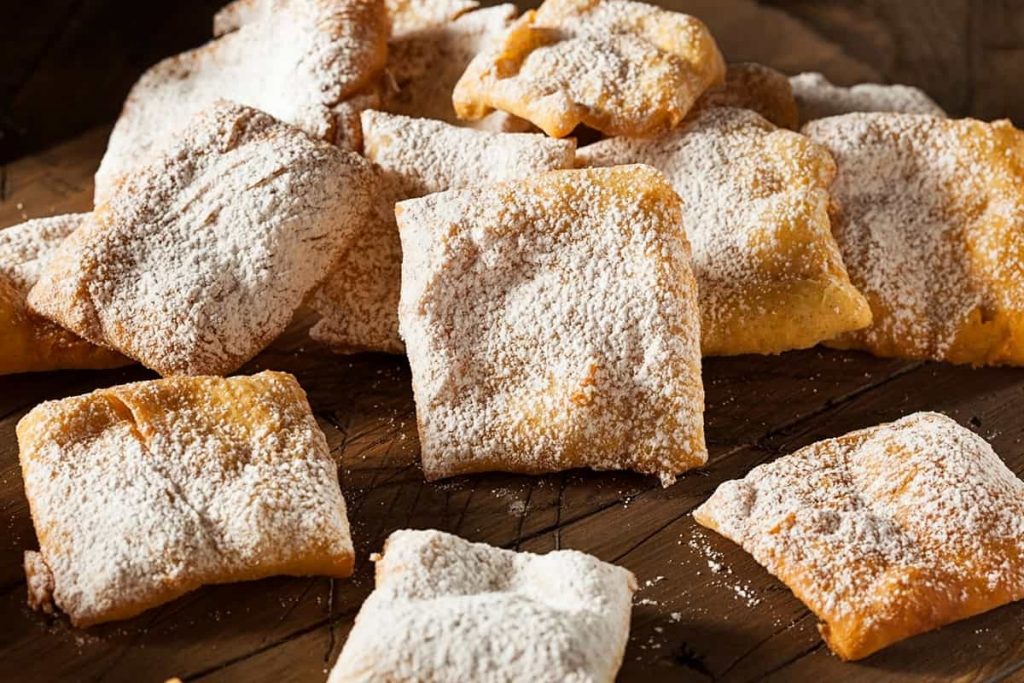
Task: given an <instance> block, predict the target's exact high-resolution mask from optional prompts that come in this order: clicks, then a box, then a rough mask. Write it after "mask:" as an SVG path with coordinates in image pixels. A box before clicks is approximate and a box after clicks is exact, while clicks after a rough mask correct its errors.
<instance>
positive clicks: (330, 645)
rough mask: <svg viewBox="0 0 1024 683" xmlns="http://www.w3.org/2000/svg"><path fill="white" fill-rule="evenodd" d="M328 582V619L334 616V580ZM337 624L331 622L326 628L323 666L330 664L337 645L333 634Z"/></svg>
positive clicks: (336, 638) (336, 639)
mask: <svg viewBox="0 0 1024 683" xmlns="http://www.w3.org/2000/svg"><path fill="white" fill-rule="evenodd" d="M328 581H329V582H330V583H329V585H328V587H327V618H328V619H329V618H330V617H331V616H332V615H333V614H334V582H335V579H333V578H331V579H328ZM336 625H337V624H335V623H334V622H331V623H330V624H328V627H327V651H326V652H324V665H325V666H326V665H327V664H330V662H331V653H332V652H334V646H335V645H336V644H337V641H338V637H337V636H336V635H335V633H334V627H335V626H336Z"/></svg>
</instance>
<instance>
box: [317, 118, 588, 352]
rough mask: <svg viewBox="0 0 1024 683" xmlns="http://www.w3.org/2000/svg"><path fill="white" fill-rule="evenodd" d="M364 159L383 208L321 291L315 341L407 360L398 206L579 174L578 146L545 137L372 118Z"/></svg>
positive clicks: (366, 132)
mask: <svg viewBox="0 0 1024 683" xmlns="http://www.w3.org/2000/svg"><path fill="white" fill-rule="evenodd" d="M362 123H363V134H364V137H365V144H364V147H365V154H366V156H367V157H368V158H369V159H370V160H371V161H372V162H374V163H375V164H376V165H377V167H378V169H379V170H380V172H381V175H382V183H383V187H382V188H381V189H379V190H378V191H377V197H378V198H379V199H380V202H379V204H380V206H379V207H378V211H377V213H376V216H375V220H374V223H373V225H372V226H369V227H367V229H365V230H363V231H361V232H360V233H359V234H358V235H357V236H356V238H355V241H354V242H353V243H352V246H351V247H350V248H349V249H348V250H347V251H346V252H345V253H344V254H343V255H342V257H341V259H340V260H339V261H338V263H337V265H335V267H334V269H333V271H332V274H331V276H329V277H328V279H327V281H326V282H324V284H323V286H321V287H320V289H319V290H317V293H316V294H315V296H314V298H313V302H312V303H313V307H314V308H315V309H316V311H317V312H318V313H319V314H320V315H321V319H320V321H319V322H317V324H316V325H315V326H314V327H313V328H312V329H311V330H310V336H312V337H313V338H314V339H316V340H317V341H320V342H322V343H325V344H328V345H330V346H331V347H332V348H333V349H335V350H337V351H340V352H348V351H354V350H374V351H386V352H392V353H402V352H403V351H404V350H405V346H404V345H403V344H402V340H401V339H400V338H399V336H398V298H399V292H400V289H401V273H402V245H401V242H400V240H399V237H398V227H397V226H396V225H395V212H394V205H395V202H397V201H400V200H403V199H409V198H412V197H420V196H423V195H425V194H430V193H431V192H440V191H442V190H447V189H450V188H462V187H468V186H471V185H481V184H487V183H496V182H501V181H503V180H512V179H515V178H523V177H526V176H528V175H531V174H534V173H540V172H542V171H551V170H556V169H560V168H572V165H573V160H574V152H575V150H576V145H575V144H574V143H573V142H572V141H570V140H552V139H550V138H548V137H546V136H544V135H527V134H512V133H486V132H482V131H475V130H468V129H465V128H457V127H455V126H450V125H448V124H445V123H443V122H441V121H432V120H428V119H414V118H409V117H406V116H396V115H392V114H385V113H383V112H376V111H366V112H363V116H362Z"/></svg>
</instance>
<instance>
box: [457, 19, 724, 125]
mask: <svg viewBox="0 0 1024 683" xmlns="http://www.w3.org/2000/svg"><path fill="white" fill-rule="evenodd" d="M724 77H725V62H724V61H723V60H722V55H721V53H720V52H719V51H718V46H717V45H716V44H715V40H714V38H712V37H711V33H710V32H709V31H708V29H707V27H706V26H705V25H704V24H703V23H702V22H701V21H700V20H698V19H695V18H694V17H691V16H689V15H686V14H680V13H678V12H670V11H667V10H663V9H661V8H658V7H655V6H653V5H648V4H645V3H642V2H632V1H631V0H545V2H544V4H542V5H541V6H540V8H539V9H537V10H530V11H528V12H527V13H526V14H524V15H523V16H522V17H521V18H520V19H519V20H518V21H516V22H515V24H513V26H512V28H511V29H509V30H508V31H507V32H506V33H505V34H504V35H503V36H502V37H501V38H500V39H498V40H496V41H495V42H494V44H493V45H492V46H491V47H489V48H487V49H485V50H484V51H483V52H481V53H480V54H479V55H477V56H476V57H475V58H474V59H473V61H472V62H471V63H470V65H469V67H468V68H467V69H466V73H465V74H463V76H462V78H461V79H459V82H458V84H457V85H456V86H455V93H454V95H453V98H452V100H453V103H454V105H455V111H456V113H457V114H458V115H459V117H460V118H464V119H469V120H475V119H480V118H483V117H484V116H485V115H486V114H488V113H489V112H490V111H492V110H494V109H498V110H501V111H505V112H508V113H510V114H514V115H516V116H519V117H521V118H524V119H526V120H527V121H530V122H531V123H533V124H534V125H536V126H537V127H538V128H540V129H541V130H543V131H544V132H545V133H547V134H548V135H550V136H552V137H558V138H560V137H565V136H566V135H569V134H570V133H571V132H572V131H573V129H575V128H576V126H578V125H579V124H585V125H587V126H589V127H590V128H593V129H595V130H599V131H601V132H603V133H606V134H608V135H650V134H653V133H656V132H658V131H662V130H667V129H669V128H672V127H673V126H675V125H676V124H678V123H679V122H680V121H681V120H682V119H683V117H684V116H686V113H687V112H688V111H689V110H690V108H691V107H692V106H693V104H694V103H695V102H696V101H697V98H698V97H700V95H701V94H702V93H703V92H704V91H705V90H707V89H708V88H709V87H710V86H713V85H716V84H718V83H721V82H722V80H723V79H724Z"/></svg>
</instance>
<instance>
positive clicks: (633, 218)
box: [396, 166, 707, 485]
mask: <svg viewBox="0 0 1024 683" xmlns="http://www.w3.org/2000/svg"><path fill="white" fill-rule="evenodd" d="M396 214H397V216H398V225H399V229H400V234H401V238H402V252H403V255H404V259H403V262H402V293H401V305H400V307H399V322H400V326H401V333H402V338H403V339H404V340H405V345H406V351H407V354H408V356H409V365H410V367H411V368H412V382H413V391H414V393H415V397H416V417H417V422H418V426H419V434H420V444H421V452H422V458H423V471H424V473H425V475H426V476H427V478H428V479H439V478H442V477H448V476H453V475H457V474H465V473H471V472H485V471H493V470H500V471H509V472H526V473H540V472H552V471H558V470H566V469H571V468H577V467H591V468H594V469H632V470H636V471H638V472H644V473H647V474H656V475H658V476H659V477H661V480H662V483H664V484H665V485H668V484H670V483H672V482H673V481H674V480H675V477H676V475H677V474H679V473H681V472H684V471H685V470H688V469H690V468H693V467H697V466H700V465H702V464H704V462H705V461H706V459H707V450H706V448H705V445H704V426H703V423H704V419H703V412H704V390H703V385H702V384H701V377H700V330H699V313H698V310H697V287H696V282H695V280H694V277H693V273H692V271H691V270H690V249H689V245H688V244H687V241H686V234H685V233H684V232H683V228H682V220H681V218H682V216H681V207H680V201H679V197H678V196H676V194H675V192H673V191H672V188H671V186H669V184H668V183H667V182H666V181H665V179H664V178H663V177H662V176H661V174H660V173H658V172H657V171H656V170H654V169H653V168H650V167H647V166H623V167H617V168H602V169H586V170H579V171H554V172H550V173H543V174H539V175H534V176H531V177H529V178H527V179H525V180H521V181H517V182H509V183H504V184H501V185H492V186H477V187H473V188H471V189H467V190H463V191H454V190H453V191H449V192H444V193H439V194H433V195H429V196H427V197H424V198H422V199H413V200H409V201H406V202H402V203H400V204H398V206H397V208H396Z"/></svg>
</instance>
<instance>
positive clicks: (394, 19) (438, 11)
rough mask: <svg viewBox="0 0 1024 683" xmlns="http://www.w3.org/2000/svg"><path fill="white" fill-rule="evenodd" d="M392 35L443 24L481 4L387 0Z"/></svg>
mask: <svg viewBox="0 0 1024 683" xmlns="http://www.w3.org/2000/svg"><path fill="white" fill-rule="evenodd" d="M384 4H385V5H386V6H387V11H388V17H389V18H390V19H391V36H392V37H395V38H397V37H401V36H404V35H406V34H408V33H413V32H416V31H421V30H424V29H429V28H432V27H436V26H442V25H444V24H447V23H448V22H450V21H452V20H454V19H455V18H457V17H460V16H462V15H463V14H465V13H466V12H470V11H472V10H475V9H476V8H477V7H479V6H480V3H479V2H476V0H385V3H384Z"/></svg>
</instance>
